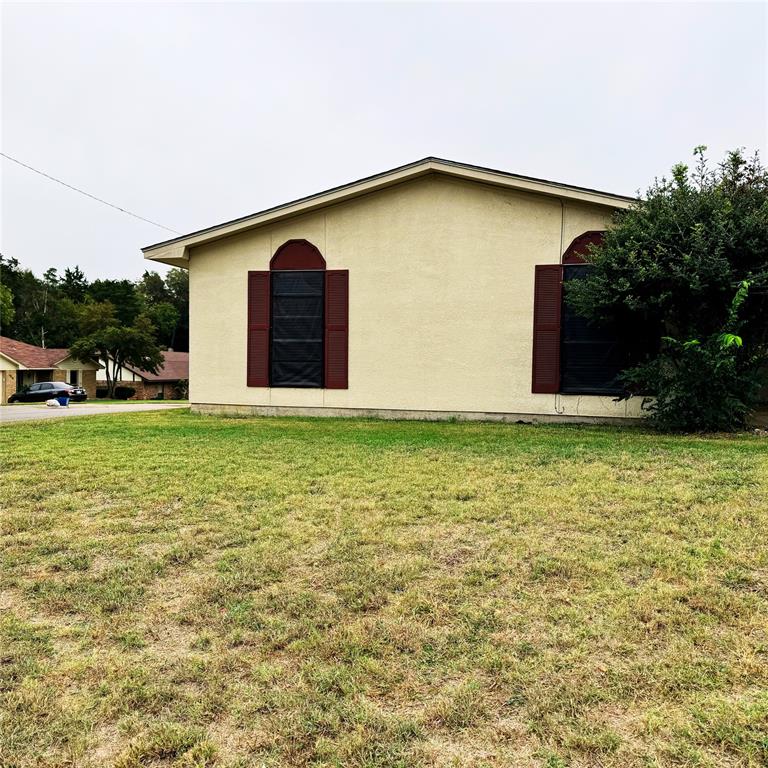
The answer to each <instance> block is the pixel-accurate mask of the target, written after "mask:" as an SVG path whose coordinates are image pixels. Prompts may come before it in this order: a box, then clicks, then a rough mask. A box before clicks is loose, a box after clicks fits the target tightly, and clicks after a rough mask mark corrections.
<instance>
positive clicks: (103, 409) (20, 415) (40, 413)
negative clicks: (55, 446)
mask: <svg viewBox="0 0 768 768" xmlns="http://www.w3.org/2000/svg"><path fill="white" fill-rule="evenodd" d="M169 408H189V406H188V405H183V404H182V405H179V404H178V403H161V402H158V403H157V405H155V404H154V403H111V404H109V405H107V404H102V403H71V404H70V405H69V406H68V407H66V408H49V407H48V406H47V405H46V404H45V403H16V404H14V405H3V406H0V424H2V425H5V424H14V423H16V422H19V421H37V420H38V419H65V418H67V416H97V415H99V414H104V413H133V412H134V411H165V410H168V409H169Z"/></svg>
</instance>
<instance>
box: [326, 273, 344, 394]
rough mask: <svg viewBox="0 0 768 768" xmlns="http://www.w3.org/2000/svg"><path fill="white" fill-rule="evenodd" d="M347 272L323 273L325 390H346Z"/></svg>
mask: <svg viewBox="0 0 768 768" xmlns="http://www.w3.org/2000/svg"><path fill="white" fill-rule="evenodd" d="M348 346H349V271H348V270H346V269H329V270H327V271H326V273H325V388H326V389H347V387H348V383H347V367H348Z"/></svg>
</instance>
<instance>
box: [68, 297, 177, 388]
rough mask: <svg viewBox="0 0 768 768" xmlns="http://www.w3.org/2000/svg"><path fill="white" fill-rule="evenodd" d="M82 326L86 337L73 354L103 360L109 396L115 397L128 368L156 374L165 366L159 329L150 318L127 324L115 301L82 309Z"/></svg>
mask: <svg viewBox="0 0 768 768" xmlns="http://www.w3.org/2000/svg"><path fill="white" fill-rule="evenodd" d="M80 326H81V328H82V330H83V333H84V335H83V336H82V337H81V338H79V339H77V341H75V342H74V343H73V344H72V345H71V346H70V348H69V351H70V354H71V355H72V357H74V358H75V359H76V360H82V361H87V360H101V361H103V363H104V365H105V374H106V377H107V394H108V396H109V397H114V396H115V385H116V383H117V381H118V377H119V372H120V370H121V369H122V367H123V366H124V365H130V366H136V367H137V368H141V369H143V370H146V371H150V372H152V373H156V372H157V369H158V368H159V367H160V366H161V365H162V363H163V353H162V352H161V350H160V347H159V346H158V344H157V341H156V337H155V327H154V326H153V325H152V323H151V321H150V320H149V318H148V317H147V316H146V315H143V314H141V315H139V316H138V317H136V319H135V320H134V321H133V323H132V324H131V325H124V324H123V322H122V319H121V318H120V317H119V316H118V314H117V312H116V310H115V307H114V305H113V304H112V303H111V302H109V301H103V302H90V303H86V304H84V305H83V306H82V307H81V309H80Z"/></svg>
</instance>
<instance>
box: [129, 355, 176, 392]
mask: <svg viewBox="0 0 768 768" xmlns="http://www.w3.org/2000/svg"><path fill="white" fill-rule="evenodd" d="M123 367H124V368H127V369H128V370H129V371H133V373H135V374H136V375H137V376H141V378H142V379H144V381H148V382H157V383H158V384H159V383H161V382H164V381H179V380H180V379H188V378H189V352H171V351H168V352H163V364H162V366H161V367H160V368H158V369H157V373H150V371H145V370H143V369H142V368H133V367H132V366H130V365H124V366H123Z"/></svg>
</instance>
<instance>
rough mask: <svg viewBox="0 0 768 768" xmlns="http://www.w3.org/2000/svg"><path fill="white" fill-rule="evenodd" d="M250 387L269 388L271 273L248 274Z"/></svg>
mask: <svg viewBox="0 0 768 768" xmlns="http://www.w3.org/2000/svg"><path fill="white" fill-rule="evenodd" d="M248 386H249V387H268V386H269V272H249V273H248Z"/></svg>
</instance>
